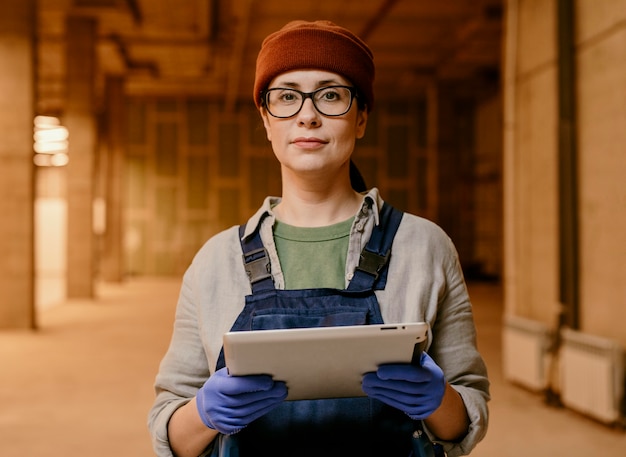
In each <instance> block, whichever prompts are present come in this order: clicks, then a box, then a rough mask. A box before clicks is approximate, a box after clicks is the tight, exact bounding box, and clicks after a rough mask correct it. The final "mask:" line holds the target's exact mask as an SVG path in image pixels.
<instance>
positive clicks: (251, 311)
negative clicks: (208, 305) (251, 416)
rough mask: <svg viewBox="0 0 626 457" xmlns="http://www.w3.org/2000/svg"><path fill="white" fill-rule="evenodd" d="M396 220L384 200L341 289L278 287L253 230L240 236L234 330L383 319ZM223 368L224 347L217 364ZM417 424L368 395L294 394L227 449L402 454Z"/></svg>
mask: <svg viewBox="0 0 626 457" xmlns="http://www.w3.org/2000/svg"><path fill="white" fill-rule="evenodd" d="M401 219H402V213H401V212H400V211H397V210H395V209H393V208H392V207H391V206H389V205H384V206H383V210H382V211H381V215H380V224H379V225H378V226H377V227H375V228H374V231H373V233H372V236H371V238H370V240H369V242H368V244H367V246H366V247H365V249H364V250H363V252H362V253H361V260H360V262H359V266H358V267H357V269H356V271H355V272H354V277H353V279H352V280H351V281H350V285H349V286H348V288H347V289H345V290H339V289H304V290H277V289H276V288H275V287H274V283H273V280H272V277H271V274H270V272H269V257H268V255H267V252H266V251H265V249H264V248H263V243H262V241H261V237H260V235H259V233H258V231H257V232H256V233H255V234H253V235H251V236H250V237H248V239H246V240H242V248H243V253H244V255H243V259H244V263H245V267H246V271H247V273H248V275H249V277H250V281H251V284H252V295H248V296H247V297H246V302H245V306H244V309H243V311H242V312H241V314H240V315H239V316H238V317H237V319H236V321H235V323H234V325H233V327H232V331H242V330H267V329H285V328H298V327H324V326H326V327H328V326H340V325H368V324H382V323H383V319H382V315H381V312H380V307H379V305H378V300H377V299H376V295H375V294H374V290H377V289H383V288H384V287H385V283H386V278H387V264H388V260H389V253H390V250H391V244H392V242H393V238H394V236H395V233H396V230H397V228H398V225H399V224H400V220H401ZM243 230H244V227H241V228H240V235H241V236H243V235H242V234H243ZM223 366H224V358H223V350H222V354H220V357H219V359H218V362H217V367H216V370H217V369H220V368H222V367H223ZM320 382H324V380H323V379H320ZM414 430H415V424H414V421H412V420H411V419H410V418H409V417H408V416H406V415H405V414H404V413H403V412H401V411H398V410H396V409H395V408H391V407H389V406H387V405H385V404H383V403H382V402H379V401H377V400H372V399H369V398H367V397H358V398H338V399H321V400H298V401H286V402H283V403H282V404H281V405H279V406H278V407H277V408H276V409H274V410H272V411H271V412H270V413H269V414H267V415H265V416H263V417H262V418H260V419H258V420H256V421H254V422H253V423H251V424H250V425H249V426H248V427H246V428H245V429H243V430H242V431H241V432H239V433H237V434H235V435H232V436H230V437H227V439H226V441H228V446H227V447H228V448H229V451H228V454H229V455H230V456H235V455H239V456H241V457H247V456H255V457H260V456H273V457H281V456H291V457H293V456H316V457H319V456H325V457H334V456H337V457H339V456H341V457H347V456H359V457H367V456H385V457H394V456H401V457H407V456H408V455H409V454H410V453H411V449H412V445H411V436H412V433H413V431H414ZM222 441H224V440H222ZM222 455H223V454H222Z"/></svg>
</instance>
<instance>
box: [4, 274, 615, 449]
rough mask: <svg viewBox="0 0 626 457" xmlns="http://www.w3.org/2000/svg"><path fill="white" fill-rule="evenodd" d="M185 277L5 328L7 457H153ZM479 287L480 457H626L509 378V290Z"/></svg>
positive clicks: (106, 287)
mask: <svg viewBox="0 0 626 457" xmlns="http://www.w3.org/2000/svg"><path fill="white" fill-rule="evenodd" d="M179 284H180V279H179V278H174V279H170V278H167V279H162V278H159V279H154V278H153V279H133V280H129V281H128V282H126V283H124V284H121V285H120V284H116V285H112V284H100V285H99V286H98V297H99V298H98V299H97V300H94V301H70V302H68V303H66V304H64V305H61V306H58V307H55V308H51V309H49V310H47V311H45V312H44V313H42V316H41V317H40V322H39V327H40V329H39V330H38V331H37V332H31V331H7V330H3V331H0V366H1V368H0V405H2V406H1V407H0V456H2V457H44V456H45V457H61V456H62V457H74V456H87V455H88V456H90V457H105V456H106V457H111V456H119V457H148V456H151V455H153V453H152V450H151V446H150V440H149V436H148V432H147V428H146V416H147V412H148V409H149V408H150V405H151V403H152V399H153V391H152V382H153V379H154V375H155V373H156V371H157V368H158V363H159V360H160V358H161V356H162V355H163V353H164V351H165V350H166V347H167V344H168V341H169V337H170V332H171V328H172V322H173V317H174V307H175V304H176V297H177V294H178V287H179ZM470 293H471V296H472V302H473V304H474V308H475V317H476V322H477V326H478V335H479V348H480V350H481V352H482V353H483V355H484V357H485V360H486V362H487V365H488V367H489V373H490V378H491V382H492V401H491V403H490V410H491V419H490V429H489V432H488V434H487V438H486V439H485V440H484V441H483V442H482V443H481V444H479V445H478V447H477V448H476V450H475V451H474V453H472V456H475V457H496V456H498V457H528V456H529V455H532V456H534V457H544V456H546V457H547V456H551V457H552V456H568V457H589V456H591V455H593V456H596V455H597V456H616V457H618V456H624V455H626V433H625V432H624V431H620V430H614V429H611V428H608V427H606V426H604V425H601V424H597V423H595V422H593V421H592V420H590V419H587V418H585V417H582V416H580V415H578V414H576V413H574V412H572V411H569V410H566V409H554V408H551V407H547V406H545V405H544V404H543V401H542V398H541V397H540V396H539V395H536V394H533V393H530V392H527V391H525V390H523V389H520V388H518V387H515V386H512V385H510V384H509V383H507V382H505V381H504V380H503V379H502V374H501V369H500V367H501V360H500V356H501V354H500V335H501V312H502V309H501V299H500V290H499V288H498V287H497V286H493V285H488V284H471V285H470Z"/></svg>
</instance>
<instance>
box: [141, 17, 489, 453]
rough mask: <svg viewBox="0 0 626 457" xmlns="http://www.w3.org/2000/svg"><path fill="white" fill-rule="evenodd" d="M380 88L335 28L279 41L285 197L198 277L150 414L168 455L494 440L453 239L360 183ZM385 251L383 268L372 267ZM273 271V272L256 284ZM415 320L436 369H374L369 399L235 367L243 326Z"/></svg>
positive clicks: (464, 448) (229, 239)
mask: <svg viewBox="0 0 626 457" xmlns="http://www.w3.org/2000/svg"><path fill="white" fill-rule="evenodd" d="M373 80H374V64H373V58H372V54H371V51H370V50H369V48H368V47H367V45H366V44H365V43H364V42H363V41H362V40H360V39H359V38H358V37H356V36H355V35H354V34H353V33H351V32H350V31H348V30H346V29H344V28H341V27H339V26H337V25H335V24H333V23H330V22H328V21H317V22H303V21H296V22H292V23H289V24H287V25H286V26H285V27H283V28H282V29H281V30H279V31H278V32H276V33H274V34H272V35H270V36H268V37H267V38H266V40H265V41H264V42H263V45H262V48H261V51H260V53H259V56H258V59H257V68H256V78H255V84H254V101H255V104H256V105H257V107H258V108H259V111H260V114H261V117H262V120H263V124H264V127H265V130H266V132H267V138H268V140H269V141H270V142H271V144H272V148H273V150H274V153H275V155H276V158H277V159H278V161H279V162H280V166H281V176H282V197H281V198H275V197H268V198H267V199H266V201H265V202H264V204H263V206H262V207H261V208H260V209H259V211H258V212H257V213H256V214H255V215H254V216H253V217H252V218H251V219H250V220H249V221H248V222H247V224H246V225H245V226H242V227H241V228H237V227H233V228H231V229H228V230H226V231H224V232H222V233H219V234H217V235H216V236H215V237H213V238H212V239H210V240H209V241H208V242H207V243H206V244H205V246H203V248H202V249H201V250H200V251H199V252H198V254H197V255H196V257H195V259H194V261H193V262H192V265H191V266H190V267H189V269H188V271H187V272H186V273H185V276H184V280H183V285H182V289H181V294H180V299H179V303H178V307H177V312H176V322H175V329H174V334H173V337H172V341H171V344H170V348H169V350H168V352H167V353H166V355H165V357H164V359H163V361H162V363H161V367H160V370H159V374H158V376H157V379H156V392H157V398H156V401H155V403H154V405H153V408H152V410H151V412H150V418H149V426H150V430H151V433H152V436H153V442H154V447H155V450H156V452H157V454H158V455H160V456H171V455H176V456H179V457H183V456H198V455H201V454H202V455H203V453H207V454H208V453H210V452H213V454H214V455H227V454H228V453H230V455H241V456H242V457H245V456H247V455H255V456H259V455H272V456H280V455H285V456H286V455H298V456H302V455H325V456H328V455H337V456H339V455H341V456H346V455H359V456H363V455H372V456H373V455H384V456H395V455H398V456H403V457H404V456H407V455H409V454H410V452H411V451H412V449H413V447H414V446H413V445H414V443H415V442H414V440H413V438H412V434H413V432H414V431H415V429H416V428H418V429H419V428H420V427H421V425H422V423H423V426H424V429H425V430H426V433H427V434H428V435H429V436H431V437H432V438H434V439H436V440H437V441H439V442H441V443H442V444H443V447H444V448H445V450H446V452H447V453H448V455H449V456H455V455H463V454H467V453H469V452H470V451H471V450H472V448H473V447H474V446H475V445H476V443H478V441H480V439H482V437H483V436H484V434H485V432H486V427H487V418H488V412H487V401H488V399H489V392H488V390H489V382H488V379H487V374H486V368H485V366H484V363H483V361H482V359H481V357H480V355H479V353H478V351H477V349H476V341H475V328H474V323H473V318H472V310H471V304H470V302H469V297H468V295H467V290H466V287H465V283H464V280H463V277H462V273H461V270H460V267H459V262H458V259H457V254H456V251H455V249H454V247H453V245H452V243H451V241H450V240H449V239H448V237H447V236H446V235H445V234H444V233H443V232H442V231H441V230H440V229H439V228H438V227H437V226H435V225H434V224H432V223H430V222H428V221H426V220H424V219H421V218H419V217H416V216H413V215H409V214H404V215H403V214H402V213H400V212H398V211H396V210H393V209H391V207H390V206H389V205H385V204H384V202H383V200H382V199H381V197H380V195H379V194H378V191H377V190H376V189H372V190H370V191H369V192H362V193H359V192H357V191H355V190H354V189H353V186H352V185H351V173H350V170H351V168H352V167H351V155H352V152H353V150H354V146H355V142H356V140H357V139H359V138H362V137H363V135H364V134H365V128H366V125H367V119H368V114H369V112H370V111H371V109H372V107H373V104H374V94H373V90H372V85H373ZM353 181H354V180H353ZM373 234H375V235H373ZM374 240H383V241H380V243H381V244H380V245H377V246H374V243H375V241H374ZM259 248H263V249H259ZM364 248H365V249H364ZM391 248H393V249H392V251H393V253H392V255H390V256H389V255H385V254H386V253H388V252H389V250H390V249H391ZM377 249H382V250H380V252H379V254H380V255H379V256H378V257H376V258H377V259H379V260H380V263H379V264H377V265H376V268H375V271H371V270H369V269H368V267H367V266H363V265H360V264H359V259H360V257H361V254H362V252H365V251H368V252H374V254H373V255H374V256H377V255H378V254H376V251H377ZM364 255H366V256H368V255H371V254H364ZM242 256H243V260H242ZM259 261H260V262H263V264H268V265H269V267H268V269H267V270H262V272H269V274H262V275H261V276H256V274H257V272H258V270H255V269H253V268H252V267H251V266H250V263H255V262H259ZM246 270H247V271H246ZM247 272H248V273H249V274H247ZM278 298H280V300H278ZM279 301H280V304H277V303H278V302H279ZM277 309H279V311H278V312H277V311H276V310H277ZM346 310H349V312H346ZM407 321H426V322H428V323H429V324H430V325H431V328H432V332H431V335H430V339H429V342H428V346H427V350H426V351H425V353H424V355H423V356H422V360H421V363H420V364H419V365H409V364H406V365H404V364H395V365H385V366H381V367H379V369H378V371H377V372H374V373H367V374H366V375H365V376H364V378H363V391H364V392H365V394H366V395H367V396H366V397H359V398H353V399H339V400H336V399H335V400H307V401H288V402H286V401H284V400H285V398H286V396H287V389H286V386H285V384H284V383H282V382H280V381H275V380H273V379H272V378H271V377H270V376H238V377H237V376H230V375H228V373H227V371H226V369H225V368H224V362H223V356H222V354H221V341H222V335H223V334H224V333H225V332H227V331H229V330H231V329H232V330H244V329H250V328H255V329H257V328H285V327H293V326H297V327H302V326H322V325H353V324H354V325H356V324H375V323H383V322H385V323H389V322H407ZM320 382H323V380H320ZM220 452H221V454H220ZM237 453H238V454H237Z"/></svg>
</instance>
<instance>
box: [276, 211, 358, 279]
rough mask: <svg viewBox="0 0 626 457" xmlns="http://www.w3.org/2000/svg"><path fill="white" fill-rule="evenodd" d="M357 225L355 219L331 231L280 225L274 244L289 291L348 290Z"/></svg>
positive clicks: (277, 225) (331, 227)
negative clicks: (352, 232) (351, 244)
mask: <svg viewBox="0 0 626 457" xmlns="http://www.w3.org/2000/svg"><path fill="white" fill-rule="evenodd" d="M353 221H354V218H353V217H352V218H350V219H348V220H346V221H344V222H340V223H338V224H333V225H329V226H327V227H295V226H293V225H288V224H285V223H283V222H279V221H276V223H275V225H274V242H275V243H276V250H277V251H278V257H279V259H280V266H281V268H282V270H283V275H284V278H285V289H314V288H320V287H331V288H335V289H344V288H345V270H346V256H347V253H348V242H349V239H350V229H351V228H352V223H353Z"/></svg>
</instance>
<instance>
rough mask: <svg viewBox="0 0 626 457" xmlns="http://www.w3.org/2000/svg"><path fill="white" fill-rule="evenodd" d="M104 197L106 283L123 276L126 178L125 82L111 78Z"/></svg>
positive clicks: (108, 82)
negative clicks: (124, 135)
mask: <svg viewBox="0 0 626 457" xmlns="http://www.w3.org/2000/svg"><path fill="white" fill-rule="evenodd" d="M105 103H106V106H105V115H104V116H105V120H104V135H105V138H103V141H104V142H105V143H106V148H105V154H106V156H105V160H103V161H102V162H104V164H105V166H104V167H103V169H102V170H101V171H102V173H104V176H103V178H104V193H105V195H104V198H105V201H106V226H105V232H104V236H103V246H102V261H101V274H102V279H104V280H105V281H113V282H120V281H122V279H123V276H124V256H123V236H122V235H123V211H122V198H123V197H122V193H123V188H122V184H123V177H124V168H123V166H124V137H123V131H124V124H125V122H124V79H123V78H122V77H121V76H109V77H107V79H106V85H105Z"/></svg>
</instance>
